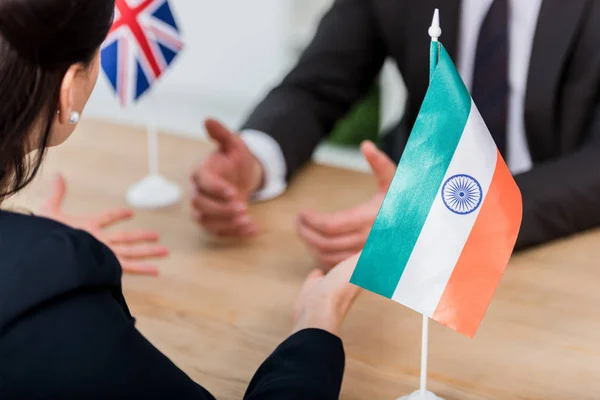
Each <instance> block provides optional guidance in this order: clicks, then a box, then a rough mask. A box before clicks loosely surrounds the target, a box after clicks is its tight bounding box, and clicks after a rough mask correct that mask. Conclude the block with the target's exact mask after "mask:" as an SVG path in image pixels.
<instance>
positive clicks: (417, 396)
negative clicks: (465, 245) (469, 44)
mask: <svg viewBox="0 0 600 400" xmlns="http://www.w3.org/2000/svg"><path fill="white" fill-rule="evenodd" d="M441 35H442V29H441V28H440V12H439V10H438V9H437V8H436V9H435V12H434V13H433V21H432V22H431V27H430V28H429V36H431V40H432V41H433V42H437V41H438V40H439V38H440V36H441ZM432 69H433V68H432ZM428 347H429V317H427V316H426V315H423V332H422V336H421V385H420V389H419V390H417V391H416V392H414V393H411V394H409V395H408V396H404V397H400V398H399V399H398V400H443V399H442V398H440V397H438V396H436V395H435V394H433V393H431V392H429V391H427V353H428Z"/></svg>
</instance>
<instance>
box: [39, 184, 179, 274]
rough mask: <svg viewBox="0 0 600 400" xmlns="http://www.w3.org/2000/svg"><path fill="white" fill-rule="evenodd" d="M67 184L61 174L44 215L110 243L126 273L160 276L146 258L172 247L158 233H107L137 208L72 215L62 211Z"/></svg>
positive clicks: (163, 255)
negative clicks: (158, 242)
mask: <svg viewBox="0 0 600 400" xmlns="http://www.w3.org/2000/svg"><path fill="white" fill-rule="evenodd" d="M66 191H67V186H66V183H65V180H64V178H63V177H62V176H61V175H59V176H58V177H57V178H56V180H55V181H54V187H53V189H52V193H51V195H50V198H49V199H48V200H47V201H46V202H45V204H44V205H43V206H42V208H41V212H40V215H41V216H44V217H47V218H51V219H53V220H56V221H58V222H61V223H63V224H65V225H69V226H71V227H73V228H76V229H83V230H85V231H87V232H88V233H90V234H91V235H93V236H95V237H96V239H98V240H100V241H101V242H103V243H104V244H106V245H107V246H108V247H109V248H110V249H111V250H112V251H113V252H114V253H115V255H116V256H117V258H118V259H119V262H120V263H121V267H122V268H123V271H124V272H128V273H133V274H143V275H158V269H157V268H156V267H154V266H152V265H149V264H146V263H145V261H146V260H148V259H152V258H160V257H165V256H166V255H167V254H168V250H167V249H166V248H165V247H164V246H161V245H159V244H157V243H156V242H157V241H158V239H159V237H158V234H157V233H156V232H152V231H145V230H138V231H129V232H128V231H116V232H107V231H105V229H106V228H108V227H110V226H112V225H114V224H117V223H119V222H123V221H125V220H127V219H130V218H131V217H132V216H133V211H131V210H130V209H117V210H111V211H106V212H103V213H101V214H97V215H70V214H65V213H64V212H63V211H62V203H63V200H64V198H65V194H66Z"/></svg>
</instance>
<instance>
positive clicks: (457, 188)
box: [442, 174, 483, 215]
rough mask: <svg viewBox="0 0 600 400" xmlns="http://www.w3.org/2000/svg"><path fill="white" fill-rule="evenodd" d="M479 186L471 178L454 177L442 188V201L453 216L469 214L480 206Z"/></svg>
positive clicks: (481, 194) (465, 176)
mask: <svg viewBox="0 0 600 400" xmlns="http://www.w3.org/2000/svg"><path fill="white" fill-rule="evenodd" d="M482 197H483V192H482V191H481V185H480V184H479V182H477V181H476V180H475V178H473V177H472V176H469V175H464V174H461V175H454V176H452V177H450V178H448V180H447V181H446V182H444V185H443V186H442V200H443V201H444V204H445V205H446V207H448V210H450V211H452V212H453V213H455V214H461V215H465V214H470V213H472V212H473V211H475V210H477V208H478V207H479V206H480V205H481V198H482Z"/></svg>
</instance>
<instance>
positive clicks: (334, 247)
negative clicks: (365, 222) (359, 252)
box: [297, 219, 368, 253]
mask: <svg viewBox="0 0 600 400" xmlns="http://www.w3.org/2000/svg"><path fill="white" fill-rule="evenodd" d="M297 232H298V235H299V236H300V238H301V239H302V240H304V241H305V242H306V243H307V244H308V245H309V246H310V247H312V248H314V249H315V250H316V251H317V252H318V253H339V252H347V251H348V250H356V249H359V248H361V247H362V246H364V243H365V241H366V240H367V235H368V230H366V229H365V230H363V231H354V232H349V233H343V234H340V235H333V236H328V235H325V234H323V233H322V232H321V231H319V230H316V229H314V228H313V227H312V226H311V225H309V224H306V223H305V222H304V220H303V219H299V220H298V224H297Z"/></svg>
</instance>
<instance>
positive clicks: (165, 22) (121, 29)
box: [101, 0, 183, 107]
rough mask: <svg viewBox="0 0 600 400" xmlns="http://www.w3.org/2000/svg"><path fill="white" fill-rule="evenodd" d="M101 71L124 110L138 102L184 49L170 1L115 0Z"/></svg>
mask: <svg viewBox="0 0 600 400" xmlns="http://www.w3.org/2000/svg"><path fill="white" fill-rule="evenodd" d="M115 4H116V6H115V20H114V23H113V25H112V28H111V29H110V32H109V33H108V36H107V38H106V40H105V41H104V43H103V45H102V53H101V56H102V69H103V70H104V73H105V74H106V76H107V77H108V80H109V81H110V83H111V85H112V87H113V89H114V91H115V93H116V94H117V95H118V96H119V99H120V101H121V105H122V106H123V107H125V106H127V105H129V104H131V103H133V102H134V101H136V100H138V99H139V98H140V97H141V96H142V95H143V94H144V93H146V92H147V91H148V90H149V89H150V87H151V86H152V84H153V83H154V82H156V80H157V79H158V78H159V77H160V76H161V75H162V74H163V73H164V72H165V70H166V69H167V68H168V67H169V65H170V64H171V63H172V62H173V60H174V59H175V57H176V56H177V54H178V53H179V52H180V51H181V50H182V49H183V42H182V41H181V37H180V32H179V28H178V27H177V23H176V22H175V18H174V16H173V13H172V11H171V7H170V6H169V2H168V0H116V3H115Z"/></svg>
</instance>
